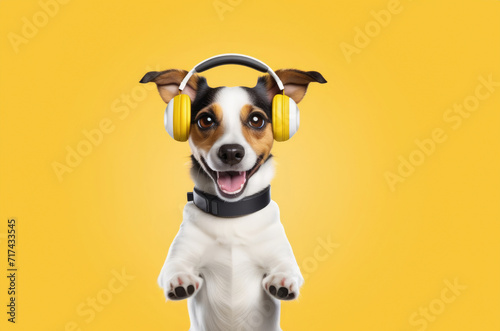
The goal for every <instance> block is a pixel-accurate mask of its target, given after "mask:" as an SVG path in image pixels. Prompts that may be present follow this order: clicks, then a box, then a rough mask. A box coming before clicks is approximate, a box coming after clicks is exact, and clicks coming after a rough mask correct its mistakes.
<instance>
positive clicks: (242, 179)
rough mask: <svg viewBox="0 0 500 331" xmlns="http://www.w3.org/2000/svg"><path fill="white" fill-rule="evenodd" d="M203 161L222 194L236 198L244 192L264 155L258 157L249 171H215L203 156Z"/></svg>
mask: <svg viewBox="0 0 500 331" xmlns="http://www.w3.org/2000/svg"><path fill="white" fill-rule="evenodd" d="M201 161H202V163H203V165H204V166H205V168H206V169H207V170H208V173H209V174H210V176H211V177H212V179H213V180H214V182H215V183H216V184H217V188H218V190H219V192H220V193H221V195H222V196H224V197H227V198H236V197H238V196H239V195H240V194H241V193H243V191H244V190H245V187H246V185H247V183H248V180H249V179H250V177H252V175H253V174H254V173H255V172H257V170H258V169H259V167H260V165H261V161H262V157H259V158H257V161H256V162H255V165H254V166H253V167H252V168H251V169H250V170H247V171H215V170H213V169H211V168H210V167H209V166H208V164H207V162H206V161H205V159H204V158H203V157H201Z"/></svg>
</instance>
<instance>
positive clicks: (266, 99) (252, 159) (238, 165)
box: [141, 69, 326, 201]
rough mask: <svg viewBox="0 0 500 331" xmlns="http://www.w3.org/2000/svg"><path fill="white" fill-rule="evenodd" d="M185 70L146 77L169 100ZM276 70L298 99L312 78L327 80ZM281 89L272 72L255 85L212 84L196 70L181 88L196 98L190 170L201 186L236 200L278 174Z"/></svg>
mask: <svg viewBox="0 0 500 331" xmlns="http://www.w3.org/2000/svg"><path fill="white" fill-rule="evenodd" d="M186 74H187V72H186V71H183V70H167V71H163V72H150V73H147V74H146V76H144V78H143V79H142V80H141V82H150V81H153V82H155V83H156V84H157V85H158V89H159V92H160V95H161V97H162V99H163V100H164V101H165V102H167V103H168V102H169V101H170V100H171V99H172V98H173V97H174V96H175V95H176V94H177V93H178V87H179V84H180V82H181V81H182V79H183V78H184V77H185V75H186ZM276 74H277V75H278V76H279V77H280V79H281V80H282V82H283V84H284V86H285V94H286V95H288V96H289V97H291V98H292V99H293V100H294V101H295V102H296V103H298V102H300V100H302V98H303V97H304V95H305V93H306V90H307V86H308V84H309V83H310V82H319V83H326V80H325V79H324V78H323V76H321V74H319V73H318V72H315V71H309V72H304V71H300V70H293V69H288V70H278V71H276ZM278 92H279V89H278V87H277V85H276V83H275V82H274V80H273V79H272V78H271V77H270V76H269V75H265V76H262V77H260V78H259V79H258V81H257V85H256V86H255V87H253V88H248V87H241V86H239V87H217V88H211V87H209V86H208V85H207V83H206V79H205V78H204V77H201V76H197V75H194V76H193V77H192V78H191V79H190V80H189V82H188V85H187V86H186V88H185V89H184V90H183V92H182V93H185V94H187V95H189V97H190V98H191V101H192V106H191V129H190V134H189V145H190V147H191V151H192V160H193V168H192V171H191V174H192V176H193V179H194V181H195V183H196V186H197V187H198V188H199V189H201V190H203V191H206V192H208V193H212V194H217V195H218V196H219V197H220V198H221V199H224V200H227V201H236V200H239V199H241V198H243V197H245V196H248V195H251V194H254V193H257V192H258V191H260V190H262V189H264V188H265V187H266V186H268V185H269V183H270V182H271V179H272V177H273V175H274V167H273V165H272V162H271V161H270V158H271V156H272V155H271V148H272V146H273V141H274V138H273V128H272V124H271V123H272V118H271V116H272V112H271V102H272V99H273V97H274V95H275V94H276V93H278Z"/></svg>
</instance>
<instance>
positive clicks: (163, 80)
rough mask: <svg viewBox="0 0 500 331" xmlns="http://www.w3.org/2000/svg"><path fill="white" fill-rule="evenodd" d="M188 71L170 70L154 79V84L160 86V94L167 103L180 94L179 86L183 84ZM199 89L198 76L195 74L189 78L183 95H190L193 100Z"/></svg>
mask: <svg viewBox="0 0 500 331" xmlns="http://www.w3.org/2000/svg"><path fill="white" fill-rule="evenodd" d="M187 73H188V72H187V71H186V70H180V69H170V70H165V71H162V72H161V73H159V75H158V76H157V77H156V78H154V80H153V81H154V82H155V83H156V85H157V86H158V92H160V96H161V98H162V99H163V101H165V102H166V103H169V102H170V100H172V98H173V97H175V96H176V95H177V94H179V85H180V84H181V82H182V80H183V79H184V77H186V75H187ZM197 89H198V76H197V75H196V74H194V75H193V76H191V78H189V81H188V83H187V86H186V88H185V89H184V90H183V93H185V94H188V95H189V97H190V98H191V99H192V100H193V99H194V95H195V94H196V90H197Z"/></svg>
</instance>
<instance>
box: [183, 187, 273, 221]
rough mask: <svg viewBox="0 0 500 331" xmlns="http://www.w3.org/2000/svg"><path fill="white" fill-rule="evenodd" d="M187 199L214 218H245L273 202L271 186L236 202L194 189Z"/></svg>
mask: <svg viewBox="0 0 500 331" xmlns="http://www.w3.org/2000/svg"><path fill="white" fill-rule="evenodd" d="M187 199H188V201H193V202H194V204H195V205H196V207H198V208H200V209H201V210H203V211H204V212H205V213H209V214H212V215H214V216H218V217H236V216H244V215H248V214H252V213H255V212H256V211H259V210H261V209H262V208H264V207H266V206H267V205H268V204H269V202H271V186H268V187H266V188H265V189H263V190H262V191H260V192H258V193H255V194H254V195H251V196H249V197H246V198H243V199H241V200H239V201H236V202H227V201H224V200H222V199H219V198H218V197H217V196H215V195H211V194H208V193H205V192H202V191H200V190H198V189H197V188H194V189H193V192H188V194H187Z"/></svg>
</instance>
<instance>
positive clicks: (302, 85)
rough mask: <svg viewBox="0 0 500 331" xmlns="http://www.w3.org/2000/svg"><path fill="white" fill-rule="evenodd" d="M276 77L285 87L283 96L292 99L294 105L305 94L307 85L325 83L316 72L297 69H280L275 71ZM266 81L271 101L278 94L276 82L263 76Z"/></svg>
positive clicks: (267, 76) (269, 77)
mask: <svg viewBox="0 0 500 331" xmlns="http://www.w3.org/2000/svg"><path fill="white" fill-rule="evenodd" d="M276 75H277V76H278V77H279V78H280V80H281V82H282V83H283V85H284V86H285V94H286V95H288V96H289V97H290V98H292V99H293V100H294V101H295V102H296V103H299V102H300V101H301V100H302V99H303V98H304V96H305V94H306V92H307V87H308V85H309V83H312V82H318V83H321V84H324V83H326V80H325V79H324V78H323V76H321V74H320V73H319V72H316V71H302V70H297V69H280V70H276ZM264 77H265V79H266V87H267V91H268V95H269V98H270V99H272V97H274V95H275V94H276V93H279V88H278V85H277V84H276V81H275V80H274V79H273V78H272V77H271V76H270V75H269V74H268V75H266V76H264Z"/></svg>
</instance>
